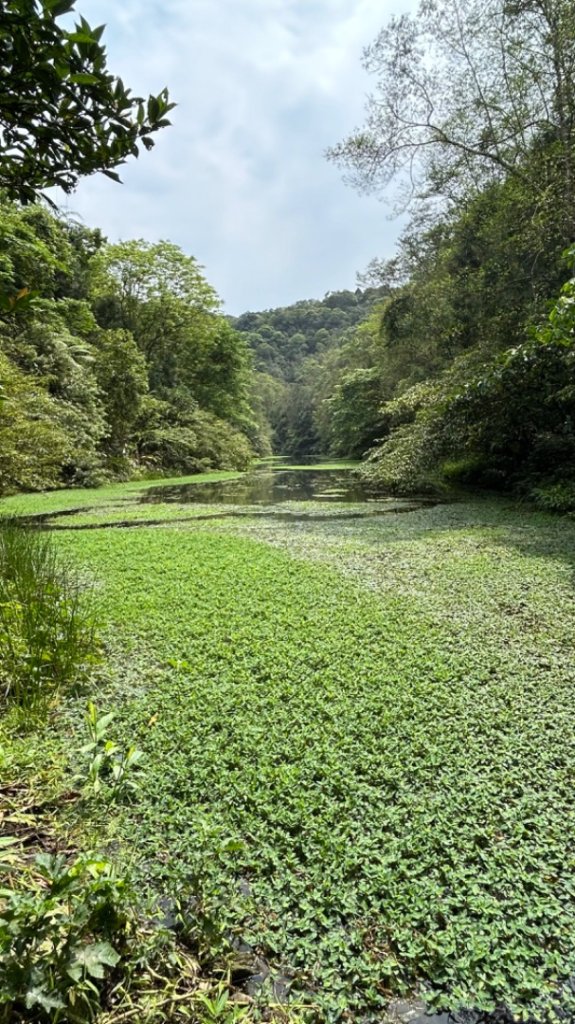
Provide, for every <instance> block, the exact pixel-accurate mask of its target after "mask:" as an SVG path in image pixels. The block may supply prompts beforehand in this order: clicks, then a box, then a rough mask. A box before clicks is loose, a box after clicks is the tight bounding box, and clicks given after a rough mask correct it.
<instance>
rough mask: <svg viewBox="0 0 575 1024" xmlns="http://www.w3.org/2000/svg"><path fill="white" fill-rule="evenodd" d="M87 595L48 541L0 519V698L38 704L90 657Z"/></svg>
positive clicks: (77, 674) (93, 653) (77, 675)
mask: <svg viewBox="0 0 575 1024" xmlns="http://www.w3.org/2000/svg"><path fill="white" fill-rule="evenodd" d="M90 604H91V602H90V600H89V595H88V594H86V593H85V592H83V588H81V586H80V584H79V582H78V580H77V579H75V578H74V576H73V575H72V574H71V573H70V572H69V571H68V570H67V569H66V568H65V567H64V566H63V565H62V564H61V562H60V560H59V558H58V556H57V553H56V551H55V549H54V544H53V541H52V539H51V538H50V537H49V536H48V535H47V534H43V533H40V532H38V531H37V530H31V529H29V528H24V527H21V526H18V525H17V524H16V522H15V521H10V520H8V521H3V522H0V700H1V701H2V702H3V703H4V704H5V705H6V706H7V705H17V706H19V707H21V708H23V709H26V710H31V709H38V708H40V707H42V706H45V705H46V702H47V701H48V700H49V699H50V697H51V696H53V695H54V694H55V693H56V692H58V691H59V690H60V689H61V688H64V687H69V686H71V685H72V684H74V683H75V682H76V681H78V680H80V679H81V678H82V676H83V675H85V673H86V671H87V669H88V667H89V665H90V664H93V663H94V662H95V661H96V660H97V655H98V640H97V636H96V632H95V625H94V621H93V616H92V610H91V607H90Z"/></svg>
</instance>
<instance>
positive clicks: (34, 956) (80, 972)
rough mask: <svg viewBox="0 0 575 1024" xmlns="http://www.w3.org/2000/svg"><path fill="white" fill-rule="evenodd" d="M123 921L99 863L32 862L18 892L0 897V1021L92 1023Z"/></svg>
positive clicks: (124, 930) (123, 910)
mask: <svg viewBox="0 0 575 1024" xmlns="http://www.w3.org/2000/svg"><path fill="white" fill-rule="evenodd" d="M2 852H3V851H0V858H1V857H2ZM131 918H132V912H131V910H130V909H129V893H128V889H127V886H126V883H125V882H124V881H123V880H122V879H120V878H118V877H117V875H116V872H115V870H114V868H113V866H112V865H111V864H110V862H109V861H107V860H106V859H104V858H101V857H98V856H95V855H93V854H82V855H80V856H78V857H77V858H76V859H75V860H73V861H68V860H67V859H66V858H65V857H64V856H63V855H61V854H59V855H51V854H48V853H42V854H39V855H38V856H36V858H35V860H34V863H33V865H31V866H29V867H28V868H27V869H26V871H25V873H24V875H23V877H22V876H21V878H20V880H19V884H18V886H14V887H11V888H3V889H2V890H0V1021H2V1022H5V1024H9V1022H11V1021H14V1020H29V1021H35V1020H45V1021H51V1022H54V1024H57V1022H59V1021H69V1022H70V1024H80V1022H83V1021H91V1020H93V1019H94V1014H95V1012H96V1010H97V1009H98V1008H99V1007H100V1004H101V996H102V991H103V989H104V985H105V983H106V982H107V980H108V979H109V978H110V976H111V975H112V973H113V971H114V969H115V968H117V967H118V965H119V963H120V961H121V958H122V955H123V953H124V950H125V946H126V940H127V938H128V935H129V933H130V927H131Z"/></svg>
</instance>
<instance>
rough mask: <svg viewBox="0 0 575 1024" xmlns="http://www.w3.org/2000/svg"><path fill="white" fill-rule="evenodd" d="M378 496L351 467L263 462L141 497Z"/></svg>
mask: <svg viewBox="0 0 575 1024" xmlns="http://www.w3.org/2000/svg"><path fill="white" fill-rule="evenodd" d="M372 500H377V495H374V494H373V492H370V491H369V490H368V489H367V488H366V487H365V485H364V484H363V483H362V482H361V481H360V480H359V479H358V478H357V477H356V476H355V475H353V474H352V473H351V472H350V470H349V469H348V470H345V469H322V470H318V469H314V468H313V466H310V468H309V469H307V468H306V469H289V468H286V467H285V466H284V465H282V466H280V467H278V468H277V469H276V468H274V467H273V466H262V467H260V468H259V469H257V470H256V471H255V472H253V473H247V474H246V475H245V476H242V477H239V478H236V479H235V480H216V481H211V482H209V483H197V484H181V485H173V484H172V485H170V486H169V487H162V486H159V487H150V488H149V489H148V490H147V491H146V493H145V494H143V495H142V496H141V497H140V501H141V502H142V503H144V504H149V503H152V504H154V503H163V502H177V503H178V504H184V505H186V504H201V505H205V504H207V505H212V504H217V505H277V504H279V503H280V502H287V501H319V502H326V503H329V502H332V503H334V502H343V503H345V504H348V503H351V504H355V503H358V502H369V501H372Z"/></svg>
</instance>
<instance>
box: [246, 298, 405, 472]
mask: <svg viewBox="0 0 575 1024" xmlns="http://www.w3.org/2000/svg"><path fill="white" fill-rule="evenodd" d="M384 293H385V290H384V289H381V288H368V289H366V290H364V291H362V290H361V289H359V288H358V289H357V290H356V291H355V292H351V291H341V292H330V293H328V295H326V297H325V298H324V299H323V300H321V301H319V300H318V301H315V300H307V301H303V302H296V303H295V304H294V305H293V306H287V307H285V308H280V309H271V310H265V311H264V312H261V313H243V314H242V316H240V317H238V318H236V319H235V320H233V321H232V323H233V326H234V328H235V330H236V331H239V332H240V333H241V334H242V335H244V336H245V337H246V339H247V342H248V345H249V347H250V349H251V351H252V353H253V358H254V363H255V367H256V370H257V371H258V374H259V375H258V378H257V391H256V399H255V400H256V404H257V405H259V407H260V415H263V416H264V417H265V419H264V424H266V423H267V424H268V425H269V426H268V429H269V432H270V439H271V442H272V445H273V447H274V448H275V450H276V451H281V452H283V453H285V454H289V455H293V456H295V457H296V458H300V457H305V456H309V455H310V454H312V453H316V452H318V451H322V452H324V453H325V452H330V453H331V454H335V455H341V454H344V455H349V454H356V453H357V451H358V450H360V449H361V444H362V441H361V440H360V439H359V437H358V436H357V434H358V433H359V434H360V435H361V436H362V439H363V436H364V435H365V437H366V438H367V439H368V441H371V440H373V437H374V421H377V409H375V410H374V408H373V406H371V408H370V409H369V410H368V409H367V408H366V410H365V415H366V418H367V421H368V423H367V424H366V425H364V424H363V423H362V424H361V425H357V423H358V420H359V419H360V416H361V414H360V413H359V412H356V413H355V415H354V414H351V416H350V419H351V420H353V421H354V425H353V426H351V424H350V436H348V434H347V431H346V427H347V409H346V405H345V401H344V402H342V401H341V400H340V395H339V392H338V388H341V381H340V380H339V377H337V375H336V374H337V371H335V373H334V368H333V366H332V362H333V360H334V359H335V361H336V363H337V353H338V351H339V349H340V346H342V343H343V342H344V340H345V338H346V336H348V335H349V334H350V332H351V331H352V330H353V329H354V328H355V327H357V326H358V325H359V324H361V323H362V322H363V321H365V320H366V319H367V318H368V317H369V315H370V312H371V311H372V309H373V307H374V305H375V304H376V303H377V301H378V300H379V301H380V300H381V298H382V296H383V294H384ZM350 361H351V360H349V358H348V360H347V361H346V360H342V362H343V370H344V372H345V371H349V369H350V365H349V363H350ZM338 368H339V365H338ZM334 376H335V379H334ZM330 399H333V403H332V405H331V406H327V405H325V400H330ZM363 404H364V405H366V406H367V405H368V404H369V403H368V401H367V399H366V400H365V402H364V403H363ZM376 404H377V403H376ZM332 411H333V416H332ZM340 419H341V420H342V422H341V423H340V422H339V420H340ZM356 425H357V426H356ZM264 429H265V427H264ZM365 447H367V443H366V444H365V445H364V448H363V449H361V450H365Z"/></svg>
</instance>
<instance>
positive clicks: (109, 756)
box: [81, 701, 142, 800]
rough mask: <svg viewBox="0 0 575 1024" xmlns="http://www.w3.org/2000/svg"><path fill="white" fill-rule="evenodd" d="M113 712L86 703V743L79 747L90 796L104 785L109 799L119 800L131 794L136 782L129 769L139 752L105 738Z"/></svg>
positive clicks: (137, 759)
mask: <svg viewBox="0 0 575 1024" xmlns="http://www.w3.org/2000/svg"><path fill="white" fill-rule="evenodd" d="M114 717H115V716H114V712H113V711H109V712H108V713H107V714H105V715H100V714H98V709H97V708H96V705H95V704H94V703H93V702H92V701H89V702H88V708H87V710H86V719H85V720H86V728H87V731H88V737H89V740H88V743H86V744H85V745H84V746H83V747H82V751H81V752H82V754H85V755H88V757H89V759H90V760H89V764H88V778H87V783H88V785H89V786H90V787H91V788H92V791H93V793H94V795H96V796H97V795H98V794H99V793H101V792H102V789H103V788H104V787H106V788H107V790H108V793H109V796H110V799H111V800H121V799H122V798H125V797H127V796H130V795H131V794H133V793H134V792H135V790H136V788H137V783H136V781H135V779H134V778H133V771H134V769H135V768H137V767H138V765H139V763H140V761H141V759H142V751H141V750H138V748H137V747H136V746H134V745H133V744H132V745H130V746H128V747H121V746H120V745H119V744H118V743H114V741H113V740H111V739H109V737H108V726H109V725H110V723H111V722H112V721H113V719H114Z"/></svg>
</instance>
